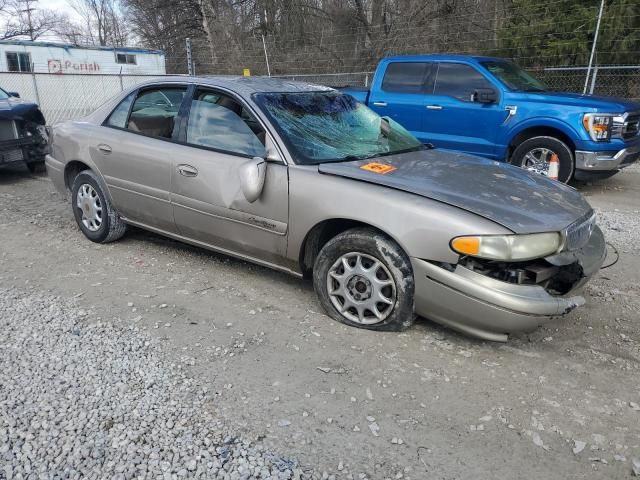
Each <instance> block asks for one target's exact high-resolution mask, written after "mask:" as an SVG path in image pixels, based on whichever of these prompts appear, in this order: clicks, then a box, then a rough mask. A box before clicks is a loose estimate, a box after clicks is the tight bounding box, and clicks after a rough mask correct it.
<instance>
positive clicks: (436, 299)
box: [411, 226, 606, 342]
mask: <svg viewBox="0 0 640 480" xmlns="http://www.w3.org/2000/svg"><path fill="white" fill-rule="evenodd" d="M605 255H606V248H605V241H604V236H603V234H602V231H601V230H600V229H599V228H598V227H597V226H596V227H595V228H594V231H593V233H592V234H591V238H590V240H589V243H588V244H587V245H585V246H584V247H583V248H582V249H580V250H577V251H575V252H571V253H570V254H567V255H564V256H562V257H557V258H554V260H555V261H556V262H558V263H563V264H566V263H567V262H570V261H573V262H574V263H575V262H577V263H578V265H579V266H580V267H581V269H582V278H580V279H579V280H578V281H577V282H576V284H575V286H574V288H573V289H572V292H573V291H575V290H576V289H577V288H579V287H580V286H582V285H583V284H584V283H585V282H586V281H587V280H588V279H589V278H590V277H591V276H592V275H593V274H594V273H595V272H597V271H598V270H599V268H600V266H601V265H602V262H603V261H604V258H605ZM411 264H412V266H413V273H414V278H415V309H416V313H417V314H418V315H421V316H423V317H426V318H428V319H431V320H434V321H436V322H438V323H441V324H443V325H447V326H449V327H451V328H453V329H456V330H459V331H462V332H464V333H467V334H469V335H472V336H475V337H479V338H482V339H485V340H492V341H499V342H505V341H507V339H508V335H509V334H510V333H515V332H522V331H530V330H533V329H535V328H536V327H538V326H539V325H541V324H542V323H544V322H546V321H548V320H549V319H551V318H552V317H554V316H559V315H565V314H567V313H569V312H570V311H572V310H573V309H574V308H576V307H578V306H580V305H582V304H584V298H583V297H581V296H570V293H571V292H568V294H566V295H563V296H556V295H552V294H550V293H549V292H547V290H545V288H543V287H542V286H540V285H522V284H516V283H509V282H504V281H501V280H497V279H495V278H491V277H489V276H486V275H483V274H481V273H477V272H474V271H472V270H470V269H468V268H466V267H464V266H462V265H456V266H455V268H454V269H453V270H448V269H446V268H443V267H442V266H440V265H438V264H435V263H432V262H428V261H425V260H421V259H418V258H412V259H411Z"/></svg>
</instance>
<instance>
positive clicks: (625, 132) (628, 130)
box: [622, 113, 640, 140]
mask: <svg viewBox="0 0 640 480" xmlns="http://www.w3.org/2000/svg"><path fill="white" fill-rule="evenodd" d="M639 131H640V113H636V114H632V115H629V116H628V117H627V120H626V121H625V122H624V124H623V125H622V138H624V139H625V140H626V139H628V138H631V137H635V136H636V135H638V132H639Z"/></svg>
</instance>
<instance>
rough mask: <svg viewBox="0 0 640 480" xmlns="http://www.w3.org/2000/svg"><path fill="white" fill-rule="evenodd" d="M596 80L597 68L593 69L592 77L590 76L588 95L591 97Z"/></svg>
mask: <svg viewBox="0 0 640 480" xmlns="http://www.w3.org/2000/svg"><path fill="white" fill-rule="evenodd" d="M596 78H598V66H597V65H596V66H595V67H593V75H592V76H591V88H589V94H591V95H593V91H594V90H595V88H596Z"/></svg>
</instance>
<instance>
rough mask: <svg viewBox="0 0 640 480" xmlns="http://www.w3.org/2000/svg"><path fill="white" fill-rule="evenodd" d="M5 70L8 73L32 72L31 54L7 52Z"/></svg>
mask: <svg viewBox="0 0 640 480" xmlns="http://www.w3.org/2000/svg"><path fill="white" fill-rule="evenodd" d="M7 70H9V71H10V72H32V71H33V68H32V65H31V54H29V53H24V52H7Z"/></svg>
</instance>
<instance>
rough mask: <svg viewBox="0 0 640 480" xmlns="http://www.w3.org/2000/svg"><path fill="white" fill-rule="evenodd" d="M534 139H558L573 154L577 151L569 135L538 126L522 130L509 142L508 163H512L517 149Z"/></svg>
mask: <svg viewBox="0 0 640 480" xmlns="http://www.w3.org/2000/svg"><path fill="white" fill-rule="evenodd" d="M534 137H552V138H557V139H558V140H560V141H561V142H562V143H564V144H566V145H567V146H568V147H569V148H570V149H571V153H572V154H573V153H574V152H575V150H576V145H575V143H574V142H573V140H572V139H571V137H570V136H569V135H567V134H566V133H565V132H563V131H562V130H560V129H558V128H554V127H547V126H536V127H528V128H525V129H524V130H521V131H520V132H518V133H517V134H516V135H514V136H513V138H512V139H511V141H510V142H509V148H508V149H507V159H506V160H507V162H508V163H511V156H512V155H513V152H514V151H515V149H516V148H518V146H519V145H520V144H522V143H523V142H526V141H527V140H529V139H531V138H534Z"/></svg>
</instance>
